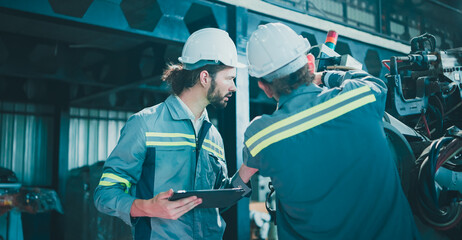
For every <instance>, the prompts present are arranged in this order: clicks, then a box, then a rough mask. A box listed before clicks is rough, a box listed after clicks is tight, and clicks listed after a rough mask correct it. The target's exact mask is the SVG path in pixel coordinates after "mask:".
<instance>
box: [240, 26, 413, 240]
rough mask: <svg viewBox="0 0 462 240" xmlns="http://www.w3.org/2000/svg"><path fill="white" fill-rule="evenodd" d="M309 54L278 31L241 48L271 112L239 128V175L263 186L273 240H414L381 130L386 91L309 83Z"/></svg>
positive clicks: (366, 80)
mask: <svg viewBox="0 0 462 240" xmlns="http://www.w3.org/2000/svg"><path fill="white" fill-rule="evenodd" d="M309 48H310V44H309V42H308V41H307V40H306V39H305V38H303V37H302V36H300V35H298V34H296V33H295V32H294V31H293V30H292V29H291V28H289V27H288V26H286V25H284V24H281V23H269V24H266V25H262V26H259V28H258V29H257V30H256V31H255V32H253V33H252V35H251V37H250V39H249V41H248V43H247V59H248V64H249V74H250V75H251V76H253V77H255V78H258V80H259V81H258V86H259V87H260V88H261V89H262V90H263V91H264V92H265V93H266V95H267V96H268V97H272V98H274V99H275V100H276V101H278V107H277V110H276V111H275V112H274V113H273V114H271V115H263V116H261V117H259V118H256V119H255V120H253V121H252V123H251V124H250V126H249V127H248V128H247V130H246V132H245V138H244V139H245V142H244V145H245V146H244V150H243V155H244V157H243V158H244V165H243V166H244V167H246V168H253V169H254V171H256V170H259V172H260V174H261V175H262V176H268V177H270V178H271V181H272V183H273V186H274V189H275V192H276V220H277V230H278V236H279V239H284V240H286V239H342V240H344V239H355V240H357V239H416V238H418V232H417V230H416V226H415V223H414V220H413V216H412V212H411V209H410V207H409V204H408V202H407V200H406V197H405V195H404V193H403V191H402V189H401V184H400V179H399V175H398V172H397V169H396V166H395V163H394V161H393V159H392V158H391V155H390V152H389V149H388V145H387V144H388V143H387V141H386V138H385V133H384V130H383V125H382V117H383V115H384V109H385V100H386V96H387V95H386V92H387V87H386V84H385V83H384V82H383V81H382V80H380V79H378V78H375V77H372V76H370V75H369V74H367V73H365V72H363V71H348V72H337V71H333V72H325V73H323V74H321V73H316V74H313V73H310V70H309V67H308V65H307V62H308V61H307V57H306V52H307V51H308V50H309ZM313 81H314V82H313ZM320 83H323V84H324V85H325V86H326V87H327V88H328V89H326V90H323V89H322V88H320V87H318V86H317V84H320ZM247 171H248V170H247ZM242 179H243V180H244V182H247V181H248V180H249V178H248V176H245V177H243V178H242Z"/></svg>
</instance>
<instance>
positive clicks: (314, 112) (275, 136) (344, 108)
mask: <svg viewBox="0 0 462 240" xmlns="http://www.w3.org/2000/svg"><path fill="white" fill-rule="evenodd" d="M375 100H376V99H375V96H374V95H373V94H372V92H371V90H370V88H369V87H368V86H364V87H361V88H358V89H355V90H351V91H348V92H346V93H344V94H341V95H338V96H336V97H334V98H332V99H330V100H328V101H326V102H324V103H321V104H318V105H316V106H314V107H311V108H309V109H307V110H304V111H302V112H300V113H297V114H295V115H292V116H290V117H288V118H285V119H283V120H280V121H278V122H276V123H274V124H272V125H270V126H268V127H266V128H265V129H263V130H261V131H260V132H258V133H257V134H255V135H254V136H252V137H251V138H249V139H248V140H247V141H246V142H245V145H246V146H247V147H248V148H249V150H250V154H251V155H252V156H255V155H257V154H258V153H259V152H260V151H261V150H263V149H264V148H266V147H267V146H269V145H271V144H273V143H276V142H279V141H281V140H283V139H286V138H289V137H291V136H294V135H296V134H299V133H301V132H304V131H307V130H309V129H311V128H314V127H316V126H318V125H321V124H323V123H325V122H327V121H330V120H332V119H335V118H337V117H339V116H341V115H343V114H346V113H348V112H350V111H353V110H355V109H357V108H359V107H361V106H364V105H366V104H368V103H371V102H375Z"/></svg>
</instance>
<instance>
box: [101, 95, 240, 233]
mask: <svg viewBox="0 0 462 240" xmlns="http://www.w3.org/2000/svg"><path fill="white" fill-rule="evenodd" d="M204 111H206V110H204ZM224 156H225V153H224V149H223V140H222V138H221V136H220V134H219V132H218V130H217V129H216V128H215V127H214V126H213V125H212V124H211V123H210V122H209V119H208V117H206V119H205V120H204V123H203V125H202V128H201V130H200V132H199V134H198V135H196V134H195V131H194V127H193V124H192V122H191V120H190V119H189V117H188V114H187V112H186V111H185V109H184V108H182V106H181V105H180V102H179V101H178V99H176V98H175V97H174V96H170V97H169V98H167V100H165V102H163V103H160V104H158V105H156V106H153V107H150V108H146V109H144V110H142V111H140V112H138V113H136V114H134V115H133V116H131V117H130V118H129V120H128V121H127V123H126V125H125V126H124V128H123V129H122V131H121V135H120V140H119V142H118V144H117V146H116V147H115V149H114V150H113V152H112V153H111V155H110V156H109V158H108V159H107V161H106V163H105V165H104V170H103V175H102V178H101V181H100V183H99V186H98V187H97V188H96V190H95V205H96V207H97V209H98V210H99V211H101V212H103V213H106V214H109V215H112V216H116V217H119V218H121V219H122V220H123V221H125V222H126V223H127V224H129V225H131V226H132V229H133V231H134V237H135V239H221V238H222V237H223V233H224V230H225V226H226V223H225V222H224V221H223V218H222V217H221V216H220V214H219V211H218V209H213V208H212V209H210V208H209V209H202V208H201V209H193V210H192V211H189V212H188V213H186V214H184V215H183V216H181V217H180V218H179V219H178V220H168V219H161V218H148V217H141V218H131V217H130V208H131V205H132V203H133V201H134V200H135V199H136V198H141V199H150V198H152V197H154V196H156V195H157V194H158V193H160V192H164V191H168V190H169V189H170V188H172V189H173V190H174V191H177V190H202V189H217V188H223V187H225V186H226V185H227V184H228V182H229V179H228V172H227V166H226V161H225V157H224ZM237 175H238V174H237ZM241 181H242V180H241ZM242 187H243V188H246V186H242ZM246 190H247V191H249V189H246Z"/></svg>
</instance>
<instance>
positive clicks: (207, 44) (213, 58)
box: [178, 28, 245, 70]
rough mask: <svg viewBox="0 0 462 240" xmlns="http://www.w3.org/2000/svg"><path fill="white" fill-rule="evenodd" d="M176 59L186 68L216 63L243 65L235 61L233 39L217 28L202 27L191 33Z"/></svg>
mask: <svg viewBox="0 0 462 240" xmlns="http://www.w3.org/2000/svg"><path fill="white" fill-rule="evenodd" d="M178 60H179V61H180V62H181V63H183V64H184V66H185V69H188V70H193V69H197V68H200V67H202V66H205V65H207V64H218V63H222V64H224V65H226V66H230V67H235V68H241V67H245V65H244V64H242V63H239V62H238V61H237V51H236V46H235V45H234V42H233V40H231V38H230V37H229V35H228V33H227V32H225V31H223V30H221V29H218V28H204V29H201V30H198V31H196V32H194V33H193V34H191V36H189V38H188V40H187V41H186V43H185V45H184V47H183V52H182V54H181V57H179V58H178Z"/></svg>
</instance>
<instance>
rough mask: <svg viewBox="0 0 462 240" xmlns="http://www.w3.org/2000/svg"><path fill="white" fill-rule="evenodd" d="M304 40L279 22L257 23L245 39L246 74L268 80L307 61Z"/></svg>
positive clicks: (305, 42) (306, 43) (305, 40)
mask: <svg viewBox="0 0 462 240" xmlns="http://www.w3.org/2000/svg"><path fill="white" fill-rule="evenodd" d="M309 48H310V43H309V42H308V40H307V39H306V38H304V37H302V36H301V35H298V34H297V33H295V32H294V30H292V29H291V28H289V27H288V26H286V25H284V24H282V23H268V24H265V25H260V26H258V29H257V30H256V31H255V32H253V33H252V35H251V36H250V39H249V41H248V42H247V62H248V65H249V74H250V76H253V77H257V78H261V77H262V78H264V79H265V80H267V81H269V82H271V81H272V80H273V79H275V78H279V77H283V76H286V75H288V74H290V73H293V72H295V71H297V70H298V69H300V68H301V67H303V66H304V65H305V64H307V63H308V59H307V58H306V55H305V54H306V52H307V51H308V49H309Z"/></svg>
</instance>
